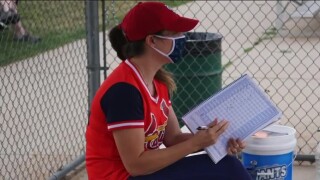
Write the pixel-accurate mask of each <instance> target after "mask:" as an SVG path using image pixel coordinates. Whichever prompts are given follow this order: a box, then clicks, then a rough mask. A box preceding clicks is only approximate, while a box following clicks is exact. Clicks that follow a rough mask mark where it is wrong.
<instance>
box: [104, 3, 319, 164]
mask: <svg viewBox="0 0 320 180" xmlns="http://www.w3.org/2000/svg"><path fill="white" fill-rule="evenodd" d="M165 2H166V3H167V4H168V5H169V6H171V7H174V8H173V9H174V10H175V11H176V12H178V13H179V14H181V15H184V16H187V17H191V18H197V19H199V20H200V24H199V25H198V26H197V27H196V29H195V30H194V31H195V32H210V33H219V34H221V35H222V36H223V40H222V59H221V61H222V66H223V69H222V70H223V72H222V85H223V86H225V85H227V84H229V83H230V82H232V81H234V80H235V79H237V78H238V77H240V76H241V75H242V74H250V75H251V76H252V77H254V78H255V79H256V80H257V81H258V82H259V84H260V86H261V87H262V88H264V89H265V91H266V92H267V93H268V95H269V96H270V97H271V99H272V100H273V101H274V102H275V104H277V106H278V107H279V108H280V109H281V110H282V111H283V116H282V118H281V124H285V125H288V126H291V127H294V128H295V129H296V130H297V138H298V145H297V152H298V154H300V155H303V156H302V159H304V158H303V157H306V156H307V155H310V154H313V153H314V150H315V147H316V145H317V143H318V141H319V139H320V133H318V134H317V133H316V131H317V130H318V127H319V126H320V115H319V113H320V102H319V98H320V71H319V70H320V55H319V53H320V13H319V12H320V1H174V2H172V1H171V2H169V1H165ZM117 3H120V1H117ZM126 6H128V5H127V4H126ZM105 9H106V12H107V13H106V14H107V15H108V16H114V17H113V19H114V20H113V21H109V22H107V23H109V24H108V25H110V26H114V25H116V24H117V23H119V20H121V18H122V17H121V16H119V15H117V14H124V13H126V11H124V10H123V8H121V6H115V4H114V3H112V4H111V5H110V6H106V7H105ZM103 49H106V51H107V53H106V54H105V59H106V60H107V63H106V66H107V67H108V68H109V71H108V73H110V72H112V70H113V69H114V68H115V67H116V66H117V65H118V63H119V60H118V59H117V58H116V55H115V53H114V52H113V51H112V49H111V46H110V44H109V42H108V40H107V39H106V44H105V46H104V48H103ZM199 56H201V55H199ZM197 58H199V57H197ZM200 58H201V57H200ZM199 62H200V61H197V59H195V60H194V62H193V63H191V64H190V68H192V67H193V66H197V67H198V66H200V65H199V64H197V63H199ZM198 81H200V82H201V81H202V79H201V78H199V79H198ZM200 89H201V90H199V88H198V89H197V87H194V88H193V89H187V90H186V91H189V95H187V94H186V96H184V99H180V102H185V103H186V98H187V97H188V99H190V98H189V96H190V94H191V93H195V96H201V94H203V93H204V92H203V91H202V90H203V89H202V88H200ZM190 90H191V91H194V92H190ZM179 91H184V89H180V90H179V89H178V92H179ZM181 98H183V96H181ZM175 106H176V107H175V108H176V109H178V108H179V106H182V105H179V104H177V105H175ZM299 159H300V158H299ZM300 160H301V159H300Z"/></svg>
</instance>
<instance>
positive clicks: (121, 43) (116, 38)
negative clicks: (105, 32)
mask: <svg viewBox="0 0 320 180" xmlns="http://www.w3.org/2000/svg"><path fill="white" fill-rule="evenodd" d="M109 40H110V43H111V47H112V48H113V49H114V50H115V51H116V52H117V56H118V57H119V58H120V59H121V60H123V61H124V60H126V59H130V58H132V57H135V56H140V55H142V54H143V52H144V41H145V40H144V39H142V40H139V41H128V40H127V38H126V37H125V35H124V33H123V31H122V29H120V27H119V25H118V26H115V27H113V28H112V29H111V31H110V32H109Z"/></svg>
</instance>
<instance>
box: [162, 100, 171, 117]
mask: <svg viewBox="0 0 320 180" xmlns="http://www.w3.org/2000/svg"><path fill="white" fill-rule="evenodd" d="M160 109H161V111H162V113H163V115H164V116H165V117H166V118H167V119H168V116H169V107H168V105H167V103H166V101H165V100H164V99H162V101H161V103H160Z"/></svg>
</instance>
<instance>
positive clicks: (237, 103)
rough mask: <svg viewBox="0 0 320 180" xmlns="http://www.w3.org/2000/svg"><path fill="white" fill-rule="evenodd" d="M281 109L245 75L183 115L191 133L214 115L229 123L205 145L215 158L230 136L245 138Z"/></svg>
mask: <svg viewBox="0 0 320 180" xmlns="http://www.w3.org/2000/svg"><path fill="white" fill-rule="evenodd" d="M280 115H281V112H280V111H279V110H278V109H277V108H276V107H275V106H274V105H273V103H272V102H271V101H270V100H269V99H268V98H267V97H266V96H265V94H264V92H262V91H261V90H260V89H259V87H258V86H257V85H256V84H255V83H254V82H253V81H252V80H251V79H250V78H249V76H247V75H245V76H243V77H241V78H239V79H238V80H237V81H235V82H234V83H232V84H231V85H229V86H228V87H227V88H225V89H224V90H223V91H220V92H219V93H218V94H217V95H215V96H213V97H212V98H209V99H208V100H207V101H205V102H203V103H202V104H201V105H199V106H198V107H196V108H195V109H194V110H193V111H191V112H190V113H188V114H187V115H186V116H184V117H183V120H184V121H185V123H186V124H187V126H188V127H189V128H190V130H191V131H192V132H195V131H196V130H195V129H196V127H198V126H201V125H207V124H209V123H210V122H212V120H213V119H214V118H218V119H219V120H222V119H226V120H228V121H229V122H230V125H229V127H228V129H227V130H226V132H225V133H224V134H222V135H221V137H220V138H219V141H218V142H217V143H216V144H215V145H214V146H210V147H208V148H207V150H209V151H210V149H211V150H212V151H213V149H214V151H215V152H216V153H217V154H213V155H212V156H216V157H213V158H214V159H215V161H219V160H220V158H222V157H223V156H224V155H226V153H227V150H226V144H227V142H228V139H229V138H230V137H233V138H240V139H242V140H243V139H245V138H246V137H248V136H249V135H251V134H252V133H253V132H254V131H256V130H257V129H261V127H264V126H265V125H267V124H269V123H270V121H271V122H272V121H275V120H277V119H278V118H279V117H280Z"/></svg>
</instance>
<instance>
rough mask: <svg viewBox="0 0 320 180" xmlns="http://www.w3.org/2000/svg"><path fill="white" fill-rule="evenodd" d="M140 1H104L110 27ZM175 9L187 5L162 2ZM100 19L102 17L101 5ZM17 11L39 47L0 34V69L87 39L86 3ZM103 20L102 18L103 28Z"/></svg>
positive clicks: (25, 6)
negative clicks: (38, 38) (35, 37)
mask: <svg viewBox="0 0 320 180" xmlns="http://www.w3.org/2000/svg"><path fill="white" fill-rule="evenodd" d="M136 2H137V1H115V3H113V4H112V1H107V0H106V1H105V3H106V9H107V10H109V11H108V12H109V14H108V19H107V22H108V23H107V27H110V26H113V25H114V23H115V21H114V20H115V19H116V20H118V21H119V20H121V19H122V18H123V15H124V13H126V12H127V11H128V9H129V8H130V7H132V6H133V5H134V4H135V3H136ZM163 2H165V3H166V4H167V5H169V6H171V7H174V6H179V5H181V4H184V3H186V2H187V1H185V0H173V1H172V0H171V1H163ZM99 3H100V4H99V16H100V17H101V16H102V15H101V14H102V13H101V12H102V6H101V1H100V2H99ZM18 8H19V9H18V11H19V13H20V15H21V17H22V21H21V22H22V23H23V25H24V27H26V29H27V30H28V31H29V32H31V33H32V34H34V35H37V36H40V37H41V38H42V41H41V42H40V43H37V44H31V43H27V42H23V43H22V42H16V41H13V32H12V29H11V28H8V29H5V30H3V31H0V48H1V51H0V66H5V65H8V64H10V63H13V62H16V61H19V60H23V59H26V58H28V57H32V56H34V55H36V54H39V53H41V52H44V51H47V50H50V49H54V48H57V47H59V46H62V45H64V44H66V43H70V42H73V41H76V40H78V39H81V38H85V36H86V31H85V3H84V1H21V2H19V7H18ZM101 24H102V18H100V25H101Z"/></svg>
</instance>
